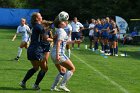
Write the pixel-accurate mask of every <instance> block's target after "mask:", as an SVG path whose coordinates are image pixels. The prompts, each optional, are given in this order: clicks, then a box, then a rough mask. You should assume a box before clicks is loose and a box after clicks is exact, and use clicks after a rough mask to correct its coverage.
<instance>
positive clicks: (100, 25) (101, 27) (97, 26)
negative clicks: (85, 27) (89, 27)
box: [94, 24, 103, 32]
mask: <svg viewBox="0 0 140 93" xmlns="http://www.w3.org/2000/svg"><path fill="white" fill-rule="evenodd" d="M94 28H98V30H99V32H101V30H102V29H103V25H102V24H97V25H95V27H94Z"/></svg>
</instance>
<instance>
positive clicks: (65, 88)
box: [59, 85, 70, 92]
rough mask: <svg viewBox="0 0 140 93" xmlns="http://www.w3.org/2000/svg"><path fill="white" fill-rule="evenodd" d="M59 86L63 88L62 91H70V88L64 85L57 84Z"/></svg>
mask: <svg viewBox="0 0 140 93" xmlns="http://www.w3.org/2000/svg"><path fill="white" fill-rule="evenodd" d="M59 88H60V89H61V90H64V91H66V92H70V90H69V89H68V88H67V87H66V86H61V85H60V86H59Z"/></svg>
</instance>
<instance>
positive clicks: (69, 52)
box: [64, 21, 72, 58]
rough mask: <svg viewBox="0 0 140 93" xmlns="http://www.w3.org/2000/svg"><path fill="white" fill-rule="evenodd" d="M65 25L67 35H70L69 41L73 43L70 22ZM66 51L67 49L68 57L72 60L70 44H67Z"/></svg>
mask: <svg viewBox="0 0 140 93" xmlns="http://www.w3.org/2000/svg"><path fill="white" fill-rule="evenodd" d="M65 23H66V27H65V28H64V30H65V31H66V33H67V35H68V40H69V41H71V33H72V27H71V25H70V24H69V23H68V21H66V22H65ZM66 49H67V52H68V57H69V58H70V54H71V50H70V44H66Z"/></svg>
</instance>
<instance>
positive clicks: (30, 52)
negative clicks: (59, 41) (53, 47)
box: [20, 12, 48, 90]
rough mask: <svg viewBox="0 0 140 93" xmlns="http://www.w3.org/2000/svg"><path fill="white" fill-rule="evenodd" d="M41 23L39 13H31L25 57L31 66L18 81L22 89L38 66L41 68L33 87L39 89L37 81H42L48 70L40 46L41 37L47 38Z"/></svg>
mask: <svg viewBox="0 0 140 93" xmlns="http://www.w3.org/2000/svg"><path fill="white" fill-rule="evenodd" d="M41 23H42V16H41V14H40V13H38V12H35V13H33V14H32V16H31V24H32V35H31V43H30V46H29V47H28V49H27V57H28V60H30V62H31V64H32V68H31V69H29V70H28V71H27V73H26V75H25V77H24V78H23V80H22V81H21V82H20V86H21V87H22V88H23V89H25V88H26V82H27V80H29V79H30V78H31V77H32V76H33V75H34V73H36V72H37V71H38V69H39V67H40V68H41V70H40V71H39V73H38V75H37V79H36V81H35V83H34V85H33V89H36V90H38V89H40V87H39V83H40V82H41V81H42V79H43V77H44V76H45V73H46V72H47V70H48V67H47V65H46V61H44V60H45V58H44V50H43V48H42V46H41V40H42V38H46V39H45V40H47V39H48V38H47V37H46V35H45V34H44V33H45V31H44V28H43V26H42V25H41Z"/></svg>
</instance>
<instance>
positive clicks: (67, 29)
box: [64, 24, 72, 41]
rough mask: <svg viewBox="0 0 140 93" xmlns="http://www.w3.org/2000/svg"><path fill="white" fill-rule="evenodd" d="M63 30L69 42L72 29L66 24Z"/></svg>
mask: <svg viewBox="0 0 140 93" xmlns="http://www.w3.org/2000/svg"><path fill="white" fill-rule="evenodd" d="M64 30H65V31H66V33H67V36H68V40H69V41H71V34H70V33H71V31H72V27H71V25H70V24H68V25H67V26H66V27H65V28H64Z"/></svg>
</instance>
